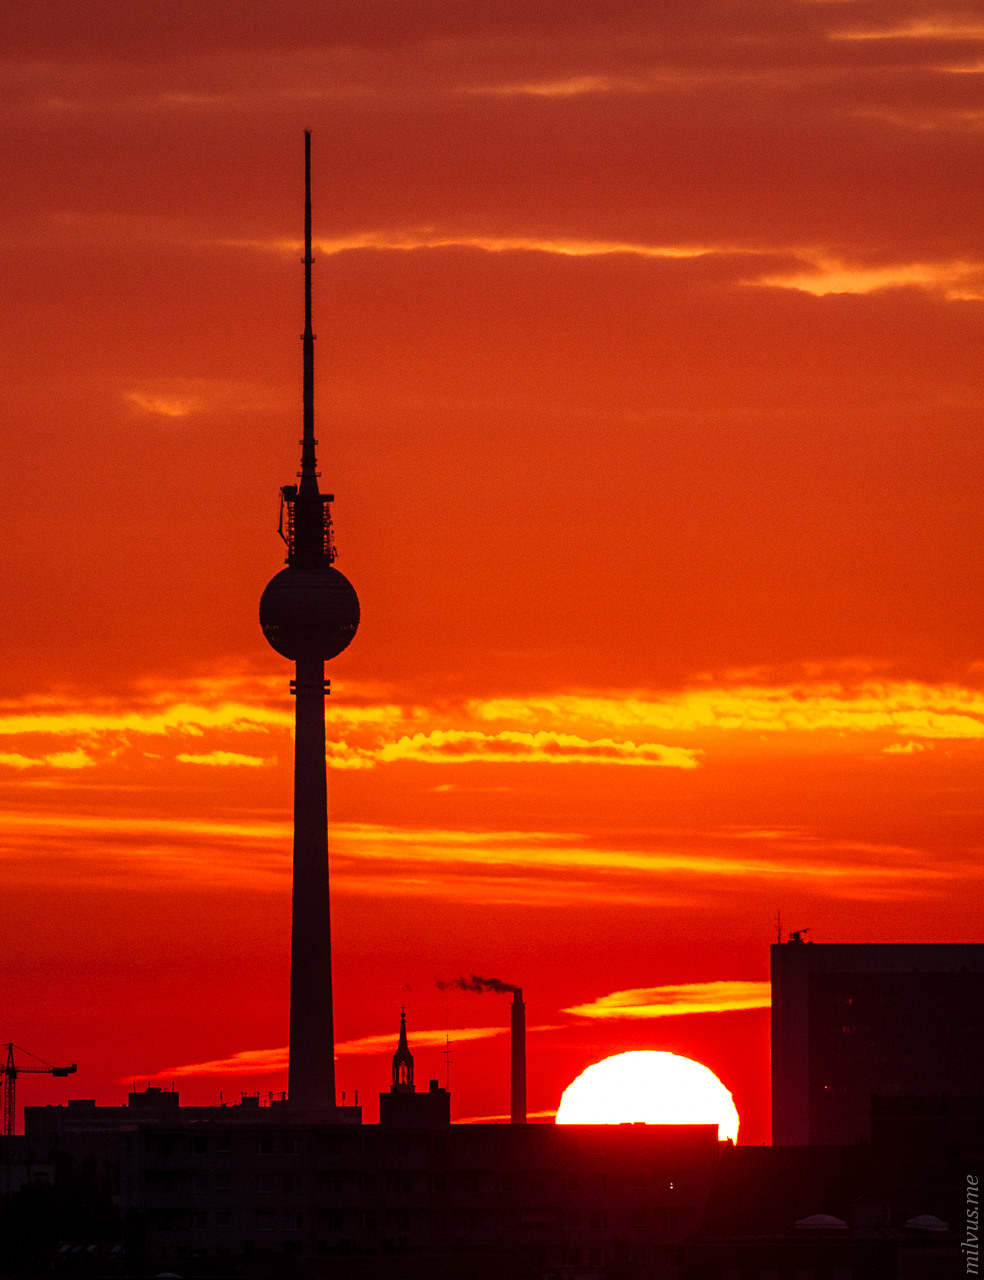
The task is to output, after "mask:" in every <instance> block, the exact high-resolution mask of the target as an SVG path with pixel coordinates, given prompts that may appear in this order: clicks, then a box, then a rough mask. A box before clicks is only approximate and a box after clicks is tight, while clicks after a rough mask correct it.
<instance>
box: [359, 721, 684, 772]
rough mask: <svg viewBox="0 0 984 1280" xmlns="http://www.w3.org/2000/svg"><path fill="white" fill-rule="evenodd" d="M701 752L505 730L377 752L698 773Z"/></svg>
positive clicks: (441, 734) (418, 737)
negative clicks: (646, 768)
mask: <svg viewBox="0 0 984 1280" xmlns="http://www.w3.org/2000/svg"><path fill="white" fill-rule="evenodd" d="M700 754H701V752H700V751H697V750H693V749H689V748H686V747H665V746H661V745H660V744H659V743H649V742H644V743H635V742H616V741H614V740H613V739H611V738H599V739H595V740H593V741H592V740H589V739H587V738H581V737H578V736H577V735H575V734H570V733H557V732H554V731H552V730H540V731H539V732H536V733H523V732H517V731H515V730H504V731H503V732H501V733H495V734H485V733H481V732H480V731H478V730H461V729H435V730H433V731H432V732H431V733H415V734H413V735H412V736H409V737H403V738H400V739H399V741H397V742H391V743H387V744H386V745H385V746H383V747H380V748H379V750H378V751H377V752H376V758H377V759H378V760H379V761H381V762H390V761H393V760H417V761H423V762H426V763H429V764H434V763H441V764H470V763H473V762H475V761H482V762H485V763H495V764H512V763H522V764H531V763H535V764H631V765H658V766H663V767H665V768H672V769H696V768H697V765H698V756H700Z"/></svg>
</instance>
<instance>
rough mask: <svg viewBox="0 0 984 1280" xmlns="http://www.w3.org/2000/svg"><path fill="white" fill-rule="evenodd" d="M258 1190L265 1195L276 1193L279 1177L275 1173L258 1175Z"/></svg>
mask: <svg viewBox="0 0 984 1280" xmlns="http://www.w3.org/2000/svg"><path fill="white" fill-rule="evenodd" d="M256 1189H257V1191H262V1192H263V1193H264V1194H269V1193H270V1192H272V1191H276V1189H277V1175H276V1174H275V1173H258V1174H257V1175H256Z"/></svg>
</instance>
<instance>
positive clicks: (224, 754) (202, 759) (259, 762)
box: [174, 751, 277, 769]
mask: <svg viewBox="0 0 984 1280" xmlns="http://www.w3.org/2000/svg"><path fill="white" fill-rule="evenodd" d="M174 758H175V760H179V761H180V762H181V763H182V764H205V765H213V766H218V767H220V768H221V767H224V766H228V765H233V766H236V765H244V766H247V767H248V768H251V769H257V768H262V767H263V766H264V765H271V764H276V763H277V762H276V760H265V759H264V758H263V757H262V756H244V755H242V754H241V753H240V752H238V751H209V752H208V753H207V754H206V755H202V756H193V755H188V753H187V752H182V753H181V754H180V755H177V756H175V757H174Z"/></svg>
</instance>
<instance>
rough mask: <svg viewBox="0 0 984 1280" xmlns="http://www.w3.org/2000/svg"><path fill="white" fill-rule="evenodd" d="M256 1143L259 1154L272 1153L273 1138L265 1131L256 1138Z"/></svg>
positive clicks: (269, 1154)
mask: <svg viewBox="0 0 984 1280" xmlns="http://www.w3.org/2000/svg"><path fill="white" fill-rule="evenodd" d="M257 1143H258V1150H259V1153H260V1155H261V1156H272V1155H273V1138H272V1137H271V1136H270V1135H269V1134H267V1133H264V1134H261V1135H260V1137H259V1138H258V1139H257Z"/></svg>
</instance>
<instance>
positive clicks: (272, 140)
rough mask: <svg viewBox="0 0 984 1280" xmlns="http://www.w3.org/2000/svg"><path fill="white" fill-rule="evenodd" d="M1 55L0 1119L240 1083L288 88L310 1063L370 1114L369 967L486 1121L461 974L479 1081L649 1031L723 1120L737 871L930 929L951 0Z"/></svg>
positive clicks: (431, 1057) (956, 639) (852, 933)
mask: <svg viewBox="0 0 984 1280" xmlns="http://www.w3.org/2000/svg"><path fill="white" fill-rule="evenodd" d="M0 49H2V51H3V52H2V54H0V57H2V60H3V62H4V67H3V72H4V74H3V84H4V86H5V87H4V90H3V99H2V103H3V105H2V110H3V138H4V172H5V179H4V184H3V193H2V197H0V199H2V229H0V253H2V255H3V270H2V272H0V290H2V303H3V305H2V307H0V325H2V335H0V340H2V350H3V352H4V366H5V376H4V398H5V405H4V410H5V412H4V423H5V425H4V430H3V432H2V436H0V451H2V475H3V477H4V488H5V493H4V495H3V496H4V500H3V502H2V505H0V521H2V524H3V528H2V537H3V542H4V547H5V554H4V557H3V564H2V569H0V573H2V580H0V599H2V602H3V612H4V621H5V627H4V652H3V663H2V668H0V672H2V675H0V679H2V683H0V789H2V799H3V804H2V806H0V836H2V846H0V847H2V849H3V856H4V867H5V874H4V894H3V916H4V918H3V929H2V938H3V944H2V946H3V967H4V974H5V983H4V995H5V999H4V1013H3V1020H2V1024H0V1034H2V1038H3V1039H4V1040H8V1039H9V1040H14V1041H15V1042H17V1043H18V1044H21V1045H24V1046H25V1047H26V1048H28V1049H30V1050H32V1051H33V1052H35V1053H38V1054H41V1055H42V1056H44V1057H45V1058H48V1059H49V1060H51V1061H54V1062H59V1061H62V1060H65V1061H77V1062H78V1064H79V1072H78V1075H77V1076H76V1077H73V1078H72V1080H71V1081H70V1082H65V1081H48V1080H45V1079H44V1078H41V1077H34V1078H28V1077H25V1078H24V1080H23V1081H22V1084H21V1090H20V1097H21V1101H26V1102H32V1101H41V1100H48V1099H50V1100H52V1101H55V1100H60V1099H62V1098H64V1097H67V1096H70V1095H75V1094H78V1095H80V1096H96V1097H98V1098H99V1099H100V1100H102V1101H104V1102H110V1101H116V1100H118V1099H119V1097H120V1096H121V1094H122V1091H123V1087H124V1086H123V1085H121V1084H120V1083H119V1082H120V1081H121V1080H129V1079H134V1078H135V1079H138V1080H145V1079H148V1078H153V1077H155V1076H158V1077H159V1078H169V1075H170V1074H173V1075H174V1077H175V1078H176V1079H177V1078H178V1077H179V1075H180V1087H181V1090H182V1094H183V1096H184V1097H185V1098H187V1099H188V1100H191V1101H212V1100H215V1099H217V1097H218V1092H219V1090H220V1089H222V1090H223V1092H224V1095H225V1096H226V1097H229V1096H236V1095H237V1094H238V1092H239V1090H241V1089H250V1090H254V1091H255V1090H257V1089H260V1090H263V1091H264V1093H266V1092H267V1091H268V1090H271V1089H280V1088H283V1087H284V1082H285V1073H284V1071H283V1054H282V1046H283V1045H284V1043H285V1040H286V1026H287V1009H286V991H287V945H288V925H289V897H288V894H289V818H290V813H289V805H290V796H291V777H290V771H291V741H290V717H291V715H292V706H291V702H290V699H289V696H288V692H287V682H288V679H289V677H290V674H291V673H290V669H289V667H288V664H286V663H285V662H283V661H282V660H281V659H279V658H278V657H277V656H276V655H275V654H274V653H273V652H272V650H270V649H269V648H268V647H267V646H266V645H265V643H264V641H263V638H262V635H261V633H260V630H259V627H258V624H257V619H256V611H257V603H258V600H259V595H260V592H261V590H262V588H263V586H264V584H265V582H266V581H267V579H268V578H269V577H270V576H272V574H273V573H274V572H275V571H276V570H277V569H278V568H279V566H280V563H281V559H282V556H281V551H280V544H279V542H278V540H277V537H276V533H275V525H276V514H277V489H278V486H279V485H280V484H282V483H286V482H288V481H290V480H291V479H292V478H293V474H294V471H295V470H296V466H297V454H298V450H297V440H298V439H299V435H300V343H299V341H298V339H297V335H298V334H299V333H300V328H301V323H302V321H301V268H300V263H299V258H300V247H299V236H300V230H301V199H302V192H301V174H302V155H303V151H302V129H303V128H304V127H309V128H311V129H312V130H313V131H314V174H315V191H314V194H315V236H316V240H317V241H318V244H317V247H316V253H317V264H316V267H315V328H316V331H317V332H318V334H319V342H318V344H317V349H316V361H317V381H318V390H317V421H318V436H319V440H320V442H321V443H320V461H321V465H322V472H323V482H322V483H323V484H324V485H325V486H326V487H327V488H329V489H330V490H332V491H334V492H335V494H336V495H337V501H336V503H335V525H336V533H337V540H338V545H339V560H338V565H339V567H340V568H341V569H343V571H344V572H345V573H346V574H347V575H348V576H349V577H350V578H351V580H352V581H353V583H354V584H355V585H356V587H357V589H358V592H359V595H360V598H361V601H362V607H363V622H362V626H361V628H360V631H359V634H358V636H357V638H356V640H355V642H354V643H353V644H352V646H351V648H350V649H349V650H348V651H347V652H346V653H345V654H344V655H342V657H341V658H339V659H337V660H336V661H335V662H334V663H333V664H332V669H331V671H330V674H331V676H332V681H333V695H332V699H331V705H330V715H331V723H330V735H331V738H332V748H331V755H332V764H333V766H334V767H333V769H332V773H331V777H330V787H331V804H332V848H333V876H334V880H333V884H334V919H333V927H334V938H335V957H336V960H335V978H336V984H335V990H336V1021H337V1026H336V1034H337V1038H338V1040H339V1042H340V1044H341V1046H342V1048H341V1049H340V1057H339V1088H340V1089H345V1090H346V1091H347V1092H349V1100H351V1094H350V1091H352V1090H355V1089H358V1090H359V1091H360V1099H361V1100H362V1101H363V1102H365V1103H366V1116H367V1119H375V1104H374V1100H373V1095H374V1093H375V1092H377V1091H378V1090H379V1089H380V1088H382V1087H385V1085H386V1084H387V1081H388V1056H387V1054H388V1050H387V1048H386V1046H385V1043H384V1042H381V1041H380V1040H378V1039H376V1037H380V1036H387V1035H395V1031H396V1028H397V1025H398V1016H399V1007H400V1005H401V1004H402V1003H406V1005H407V1010H408V1025H409V1029H410V1035H411V1045H412V1046H413V1043H414V1033H415V1032H416V1033H418V1036H419V1039H418V1060H417V1073H418V1076H419V1078H420V1079H421V1080H426V1079H427V1078H428V1077H429V1076H432V1075H440V1076H441V1077H442V1079H443V1074H444V1064H443V1057H442V1054H441V1052H440V1043H439V1042H440V1040H441V1035H442V1033H443V1032H444V1031H445V1030H446V1029H447V1028H448V1027H450V1028H451V1029H452V1039H455V1035H454V1031H455V1029H460V1030H459V1035H458V1037H457V1039H456V1043H455V1046H454V1049H453V1062H452V1068H451V1084H452V1090H453V1094H454V1111H455V1114H456V1116H457V1117H459V1118H462V1119H464V1118H468V1117H476V1116H489V1115H497V1114H501V1113H503V1112H504V1111H505V1110H506V1107H507V1099H508V1085H507V1080H506V1070H507V1062H508V1043H507V1039H506V1037H505V1036H504V1035H503V1034H493V1032H495V1031H497V1030H498V1029H500V1028H502V1027H504V1026H505V1024H506V1022H507V1017H508V1010H507V1007H506V1006H507V1001H506V1000H505V999H504V998H502V997H497V996H491V995H486V996H481V997H477V996H471V995H463V994H460V993H442V992H440V991H439V990H438V989H437V986H436V984H435V979H437V978H441V979H448V978H452V977H454V976H456V975H457V974H459V973H468V972H471V971H473V970H474V971H477V972H479V973H483V974H489V975H493V976H497V977H500V978H502V979H504V980H505V981H507V982H512V983H518V984H521V985H522V986H523V988H524V991H525V993H526V998H527V1002H528V1010H527V1016H528V1021H529V1024H530V1026H531V1028H534V1029H535V1030H533V1031H531V1035H530V1108H531V1110H533V1111H543V1112H549V1111H551V1110H552V1109H554V1108H555V1107H556V1105H557V1102H558V1099H559V1095H560V1091H561V1089H562V1088H563V1087H564V1085H566V1084H567V1083H568V1082H569V1081H570V1080H571V1079H572V1078H573V1077H574V1075H576V1074H577V1072H578V1071H580V1070H581V1069H582V1068H583V1067H584V1066H586V1065H587V1064H588V1063H589V1062H591V1061H593V1060H596V1059H597V1058H599V1057H602V1056H604V1055H606V1054H608V1053H615V1052H619V1051H621V1050H625V1049H631V1048H654V1049H671V1050H674V1051H677V1052H683V1053H689V1054H691V1055H692V1056H695V1057H698V1058H700V1059H701V1060H702V1061H703V1062H705V1063H706V1064H707V1065H708V1066H710V1067H711V1068H712V1069H714V1070H715V1071H716V1072H717V1073H718V1074H719V1075H720V1077H721V1078H722V1080H723V1081H724V1082H725V1083H726V1084H727V1085H728V1087H729V1088H730V1089H732V1091H733V1092H734V1095H735V1099H736V1102H737V1105H738V1108H739V1111H740V1112H741V1114H742V1118H743V1122H744V1128H743V1130H742V1139H743V1140H746V1141H750V1142H760V1141H763V1140H765V1139H767V1137H768V1132H769V1129H768V1039H767V1022H768V1015H767V1012H766V1010H765V1009H764V1008H763V1002H764V1000H765V999H766V998H767V993H764V992H763V988H762V987H761V983H762V982H763V980H764V979H765V978H766V977H767V972H768V967H767V966H768V954H767V947H768V944H769V942H770V941H771V940H772V938H773V936H774V932H775V913H776V908H777V907H780V906H781V908H782V914H783V921H784V922H785V923H786V924H787V925H788V927H789V928H799V927H803V926H809V927H810V928H811V929H812V930H813V933H812V935H811V936H813V937H815V938H816V940H817V941H869V940H870V941H888V940H893V941H931V940H939V941H976V940H980V926H979V909H978V898H979V894H980V890H981V883H980V882H981V880H982V878H984V872H982V871H981V861H980V857H979V849H980V843H981V815H982V810H984V795H982V789H981V781H980V778H981V769H980V764H981V757H982V743H984V644H982V640H981V631H982V628H981V609H980V604H979V601H980V598H981V589H982V573H981V552H980V548H981V546H982V543H984V538H982V532H984V531H982V528H981V525H982V519H984V517H982V512H981V503H980V500H979V493H980V488H981V461H982V459H981V430H980V418H981V407H982V401H984V376H982V372H981V359H980V353H981V347H982V327H984V249H982V246H984V227H982V225H981V224H982V217H984V215H982V206H981V201H980V166H981V158H980V157H981V147H982V127H984V111H982V109H981V106H980V101H981V82H982V78H984V22H982V20H981V19H980V16H979V14H977V13H976V12H975V10H974V9H973V7H970V6H968V7H967V8H966V9H959V8H956V7H947V6H945V5H943V6H930V5H928V4H920V3H918V2H914V3H909V4H905V5H901V6H900V5H899V4H897V3H895V4H887V3H881V4H877V3H870V4H869V3H864V2H863V0H856V2H855V0H830V2H829V3H827V2H825V0H802V2H793V0H782V3H779V2H778V0H771V2H770V0H764V2H763V3H757V4H752V3H750V2H749V0H739V3H737V4H721V3H711V2H708V3H700V2H698V3H694V2H693V0H687V3H685V4H684V3H678V2H676V0H674V2H671V3H666V4H660V5H658V6H654V5H652V4H651V3H640V2H639V0H613V2H612V3H608V4H604V5H602V4H599V3H596V2H589V0H554V2H549V0H532V2H531V0H523V3H513V2H510V0H498V2H488V3H481V2H478V0H467V2H466V0H460V2H454V3H450V4H448V3H437V0H414V3H404V2H400V3H393V2H392V0H387V2H386V3H379V2H376V3H373V2H371V0H345V2H343V3H338V4H333V5H332V6H330V8H329V9H327V10H326V9H325V7H324V6H323V5H321V4H320V3H318V4H315V3H313V0H312V2H308V0H305V2H303V3H293V4H291V5H290V6H289V9H288V11H287V12H285V11H284V8H283V7H282V6H280V5H273V4H265V3H246V4H243V3H237V4H235V5H233V4H227V3H214V4H210V5H207V6H202V5H192V4H188V3H173V2H172V3H168V0H164V2H163V3H162V4H161V5H158V6H156V7H155V8H154V9H153V11H149V10H146V9H143V8H141V7H139V6H133V5H132V4H123V3H121V2H119V0H103V2H102V3H98V2H96V0H93V2H92V3H87V4H86V5H84V6H79V5H77V4H70V3H69V2H68V0H51V2H50V3H48V4H46V5H45V6H44V7H43V11H41V10H39V9H38V7H37V6H36V5H28V4H26V3H21V4H19V5H16V6H12V7H8V9H7V10H6V11H5V12H4V15H3V16H2V17H0ZM617 993H627V994H621V995H620V994H617ZM657 1015H658V1016H657ZM422 1032H428V1033H432V1034H429V1035H426V1036H420V1033H422ZM466 1033H467V1034H466ZM381 1046H382V1047H381ZM236 1055H244V1056H242V1057H238V1058H237V1057H236ZM230 1059H233V1061H232V1062H230V1061H229V1060H230ZM197 1064H212V1065H210V1066H206V1067H201V1066H200V1065H197ZM215 1064H218V1065H215ZM190 1067H195V1070H192V1071H189V1070H187V1069H188V1068H190ZM182 1068H183V1069H185V1070H183V1071H179V1069H182ZM160 1073H163V1075H162V1076H161V1075H160ZM66 1084H67V1085H68V1088H67V1089H66Z"/></svg>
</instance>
